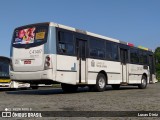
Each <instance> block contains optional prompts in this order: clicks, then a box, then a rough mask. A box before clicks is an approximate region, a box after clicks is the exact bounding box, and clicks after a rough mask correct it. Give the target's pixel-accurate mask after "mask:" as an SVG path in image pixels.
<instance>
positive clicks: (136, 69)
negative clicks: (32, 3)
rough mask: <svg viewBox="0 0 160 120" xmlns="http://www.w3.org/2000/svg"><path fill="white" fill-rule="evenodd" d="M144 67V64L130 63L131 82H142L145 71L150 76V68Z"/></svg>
mask: <svg viewBox="0 0 160 120" xmlns="http://www.w3.org/2000/svg"><path fill="white" fill-rule="evenodd" d="M143 67H144V65H136V64H129V84H140V83H141V79H142V75H143V74H144V73H146V74H147V77H149V75H148V73H149V72H148V69H144V68H143ZM147 79H149V78H147Z"/></svg>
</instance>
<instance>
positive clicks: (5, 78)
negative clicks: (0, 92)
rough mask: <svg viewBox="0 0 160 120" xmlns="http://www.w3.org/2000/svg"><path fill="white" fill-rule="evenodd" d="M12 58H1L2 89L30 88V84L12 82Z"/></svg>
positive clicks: (0, 85)
mask: <svg viewBox="0 0 160 120" xmlns="http://www.w3.org/2000/svg"><path fill="white" fill-rule="evenodd" d="M9 67H10V58H8V57H4V56H0V88H29V87H30V84H28V83H20V82H16V81H11V79H10V75H9Z"/></svg>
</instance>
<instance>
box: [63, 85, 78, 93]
mask: <svg viewBox="0 0 160 120" xmlns="http://www.w3.org/2000/svg"><path fill="white" fill-rule="evenodd" d="M61 87H62V90H63V92H65V93H72V92H77V89H78V86H76V85H70V84H65V83H61Z"/></svg>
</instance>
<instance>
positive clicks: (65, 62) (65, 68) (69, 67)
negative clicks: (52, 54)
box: [56, 55, 77, 84]
mask: <svg viewBox="0 0 160 120" xmlns="http://www.w3.org/2000/svg"><path fill="white" fill-rule="evenodd" d="M76 64H77V58H76V57H73V56H66V55H57V74H56V81H59V82H61V83H68V84H76V73H77V68H76Z"/></svg>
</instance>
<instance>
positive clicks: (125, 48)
mask: <svg viewBox="0 0 160 120" xmlns="http://www.w3.org/2000/svg"><path fill="white" fill-rule="evenodd" d="M11 59H12V65H11V70H10V75H11V79H12V80H14V81H19V82H26V83H30V84H31V85H37V84H55V83H60V84H61V87H62V90H63V91H64V92H74V91H77V88H78V87H84V86H88V87H89V88H90V90H94V91H99V92H101V91H104V90H105V88H106V85H111V86H112V88H113V89H118V88H119V87H120V86H121V85H136V86H138V87H139V88H141V89H144V88H146V87H147V84H148V83H151V82H155V81H156V77H155V66H154V55H153V52H152V51H151V50H150V49H148V48H144V47H142V46H138V47H137V46H134V44H132V43H128V42H124V41H120V40H117V39H113V38H109V37H106V36H102V35H99V34H95V33H91V32H88V31H84V30H80V29H76V28H72V27H69V26H65V25H61V24H57V23H53V22H46V23H37V24H30V25H25V26H21V27H17V28H15V30H14V32H13V37H12V42H11Z"/></svg>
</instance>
